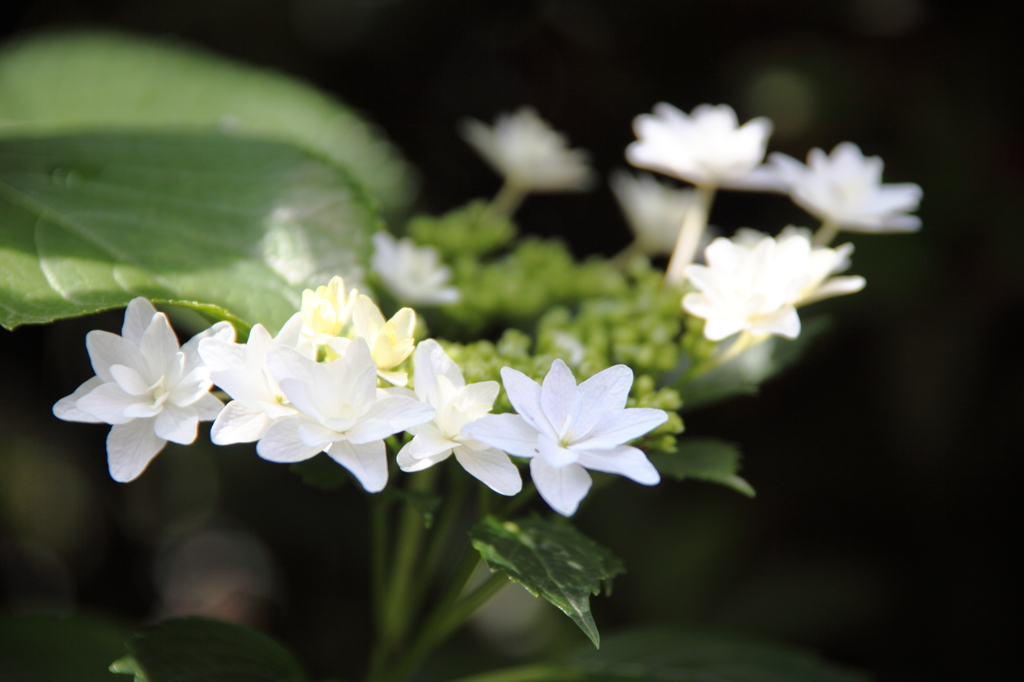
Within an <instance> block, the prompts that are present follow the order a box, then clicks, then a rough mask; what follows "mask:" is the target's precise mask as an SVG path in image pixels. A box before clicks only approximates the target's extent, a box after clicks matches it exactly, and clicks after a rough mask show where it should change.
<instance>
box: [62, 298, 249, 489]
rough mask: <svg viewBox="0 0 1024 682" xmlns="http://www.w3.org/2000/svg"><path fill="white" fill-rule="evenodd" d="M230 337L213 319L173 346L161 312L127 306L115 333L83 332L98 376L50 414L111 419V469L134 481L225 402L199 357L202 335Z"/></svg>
mask: <svg viewBox="0 0 1024 682" xmlns="http://www.w3.org/2000/svg"><path fill="white" fill-rule="evenodd" d="M207 338H218V339H223V340H225V341H230V340H232V339H234V338H235V330H234V327H232V326H231V324H230V323H228V322H218V323H217V324H215V325H213V326H212V327H210V328H209V329H207V330H206V331H204V332H202V333H200V334H197V335H196V336H193V337H192V339H190V340H189V341H188V342H186V343H185V345H184V346H181V347H180V348H179V346H178V338H177V337H176V336H175V335H174V330H172V329H171V324H170V322H168V320H167V316H166V315H164V314H163V313H158V312H157V311H156V309H155V308H154V307H153V305H152V304H151V303H150V302H149V301H147V300H146V299H144V298H136V299H133V300H132V301H131V303H129V304H128V309H127V310H126V311H125V316H124V326H123V327H122V328H121V336H118V335H117V334H111V333H110V332H105V331H99V330H94V331H91V332H89V334H88V335H86V337H85V345H86V347H87V348H88V349H89V358H90V360H91V361H92V367H93V369H94V370H95V371H96V376H94V377H93V378H92V379H89V380H88V381H86V382H85V383H84V384H82V385H81V386H79V387H78V389H77V390H76V391H75V392H74V393H72V394H71V395H69V396H67V397H66V398H62V399H61V400H59V401H58V402H57V404H56V405H54V406H53V413H54V414H55V415H56V416H57V417H59V418H61V419H64V420H67V421H76V422H92V423H101V422H104V423H107V424H112V425H113V426H114V428H112V429H111V430H110V435H108V436H107V462H108V464H109V467H110V475H111V477H112V478H113V479H114V480H115V481H120V482H122V483H125V482H128V481H131V480H134V479H135V478H137V477H138V476H139V474H141V473H142V472H143V471H144V470H145V468H146V467H147V466H148V465H149V463H150V461H152V459H153V458H154V457H156V455H157V454H158V453H159V452H160V451H161V450H163V448H164V446H165V445H167V441H173V442H175V443H180V444H182V445H188V444H189V443H192V442H193V441H195V439H196V432H197V429H198V427H199V422H200V421H211V420H213V419H215V418H216V417H217V415H218V414H219V413H220V411H221V408H223V407H224V404H223V403H221V401H219V400H217V399H216V398H214V397H213V396H212V395H210V388H211V387H212V385H213V383H212V382H211V380H210V369H209V368H208V367H206V366H205V365H204V364H203V360H202V358H201V357H200V356H199V343H200V341H202V340H203V339H207Z"/></svg>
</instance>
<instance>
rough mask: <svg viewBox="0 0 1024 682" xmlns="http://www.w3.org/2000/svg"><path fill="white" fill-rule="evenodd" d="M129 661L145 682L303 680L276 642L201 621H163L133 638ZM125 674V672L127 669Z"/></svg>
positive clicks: (227, 625)
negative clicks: (141, 674)
mask: <svg viewBox="0 0 1024 682" xmlns="http://www.w3.org/2000/svg"><path fill="white" fill-rule="evenodd" d="M128 648H129V650H130V651H131V660H130V661H126V660H124V659H122V660H120V661H117V664H119V665H125V666H131V667H132V672H135V673H136V674H138V671H142V672H143V674H144V676H145V679H146V680H147V682H198V681H199V680H202V682H304V681H305V680H306V679H308V678H307V677H306V674H305V673H304V672H303V670H302V666H301V665H300V664H299V662H298V661H297V660H296V659H295V657H294V656H292V654H291V653H290V652H289V651H288V650H287V649H285V648H284V647H283V646H282V645H281V644H279V643H278V642H277V641H275V640H273V639H271V638H270V637H267V636H266V635H264V634H262V633H260V632H257V631H256V630H253V629H251V628H248V627H244V626H242V625H236V624H234V623H225V622H223V621H217V620H209V619H206V618H181V619H175V620H169V621H165V622H163V623H161V624H160V625H157V626H156V627H153V628H146V629H144V630H140V631H138V632H136V633H135V638H134V639H133V640H132V641H131V642H130V643H129V644H128ZM125 672H129V671H128V670H127V669H126V670H125Z"/></svg>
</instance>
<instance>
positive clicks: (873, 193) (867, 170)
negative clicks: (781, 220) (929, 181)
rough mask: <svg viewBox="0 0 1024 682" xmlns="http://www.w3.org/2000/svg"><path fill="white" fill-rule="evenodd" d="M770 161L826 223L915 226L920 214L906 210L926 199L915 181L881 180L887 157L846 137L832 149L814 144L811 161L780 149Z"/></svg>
mask: <svg viewBox="0 0 1024 682" xmlns="http://www.w3.org/2000/svg"><path fill="white" fill-rule="evenodd" d="M770 163H771V166H772V167H773V168H774V170H775V172H776V174H777V175H778V177H779V178H780V179H781V180H782V181H783V182H784V183H785V185H786V188H787V189H788V191H789V193H790V195H791V196H792V197H793V201H794V202H796V203H797V204H798V205H799V206H800V207H802V208H803V209H804V210H806V211H807V212H808V213H810V214H811V215H813V216H815V217H816V218H820V219H821V220H822V221H823V222H824V223H829V224H831V225H833V226H834V227H835V228H838V229H842V230H847V231H850V232H913V231H915V230H919V229H920V228H921V219H920V218H918V217H917V216H914V215H907V213H909V212H910V211H916V210H917V207H918V205H919V204H920V202H921V196H922V192H921V187H920V186H918V185H916V184H914V183H912V182H904V183H895V184H882V169H883V167H884V165H885V164H884V163H883V162H882V159H881V158H879V157H877V156H869V157H865V156H864V154H863V153H862V152H861V150H860V147H858V146H857V145H855V144H854V143H852V142H841V143H839V144H837V145H836V146H835V148H834V149H833V150H832V153H831V154H825V152H824V151H822V150H821V149H818V148H815V149H812V150H811V151H810V152H809V153H808V154H807V165H806V166H805V165H804V164H802V163H800V162H799V161H797V160H796V159H794V158H793V157H791V156H787V155H785V154H780V153H778V152H775V153H773V154H772V155H771V159H770Z"/></svg>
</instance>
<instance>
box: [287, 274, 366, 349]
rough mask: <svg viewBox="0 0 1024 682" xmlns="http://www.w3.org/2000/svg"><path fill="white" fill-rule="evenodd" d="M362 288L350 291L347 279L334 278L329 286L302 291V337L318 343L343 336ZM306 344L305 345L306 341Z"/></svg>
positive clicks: (314, 345) (316, 344) (313, 343)
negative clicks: (348, 290) (342, 333)
mask: <svg viewBox="0 0 1024 682" xmlns="http://www.w3.org/2000/svg"><path fill="white" fill-rule="evenodd" d="M357 296H359V291H358V290H357V289H353V290H352V291H351V292H347V290H346V289H345V280H344V279H342V278H341V277H334V278H332V279H331V281H330V283H328V284H327V286H320V287H317V288H316V290H315V291H314V290H313V289H306V290H305V291H303V292H302V314H301V317H302V339H303V340H304V341H306V342H308V343H309V344H310V345H312V346H313V347H314V348H315V347H316V346H320V345H323V344H325V343H327V342H328V341H329V340H330V339H332V338H334V337H336V336H340V335H341V332H342V331H344V329H345V325H347V324H348V320H349V316H350V315H351V314H352V306H353V304H354V303H355V300H356V297H357ZM303 345H305V344H303Z"/></svg>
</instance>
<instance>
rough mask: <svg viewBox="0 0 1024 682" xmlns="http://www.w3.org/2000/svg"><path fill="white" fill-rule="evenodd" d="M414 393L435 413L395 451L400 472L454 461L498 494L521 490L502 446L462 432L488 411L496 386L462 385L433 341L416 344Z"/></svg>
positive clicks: (456, 369)
mask: <svg viewBox="0 0 1024 682" xmlns="http://www.w3.org/2000/svg"><path fill="white" fill-rule="evenodd" d="M414 379H415V388H416V397H417V398H419V399H420V401H422V402H424V403H426V404H428V405H431V406H433V407H434V409H435V410H436V411H437V413H436V415H435V417H434V420H433V421H430V422H427V423H426V424H422V425H420V426H414V427H412V428H410V429H409V433H412V434H414V436H415V437H414V438H413V439H412V440H411V441H409V442H408V443H407V444H406V445H405V447H403V448H402V449H401V450H400V451H399V453H398V465H399V466H400V467H402V471H420V470H422V469H426V468H427V467H431V466H433V465H435V464H437V463H438V462H443V461H444V460H446V459H448V457H449V456H451V455H452V454H453V453H454V454H455V459H456V460H458V462H459V464H461V465H462V468H464V469H465V470H466V471H468V472H469V473H470V474H471V475H473V476H474V477H476V478H477V479H479V480H480V481H482V482H483V483H485V484H486V485H487V486H488V487H489V488H490V489H491V490H493V491H494V492H496V493H500V494H502V495H515V494H516V493H518V492H519V491H520V490H522V488H523V481H522V479H521V478H520V476H519V469H517V468H516V465H515V464H513V463H512V460H510V459H509V458H508V455H506V454H505V453H504V452H502V451H501V450H497V449H495V448H492V447H490V446H488V445H485V444H484V443H481V442H480V441H478V440H474V439H473V438H471V437H469V436H466V435H464V434H463V433H462V429H463V427H464V426H466V425H467V424H469V423H470V422H473V421H474V420H476V419H479V418H480V417H482V416H484V415H485V414H487V413H488V412H490V411H491V407H492V406H493V405H494V399H495V398H497V397H498V391H500V390H501V387H500V386H499V385H498V382H497V381H481V382H479V383H476V384H469V385H468V386H467V385H466V380H465V379H464V378H463V377H462V372H461V371H459V367H458V365H456V364H455V363H454V362H452V359H451V358H449V357H448V355H447V353H445V352H444V349H442V348H441V346H440V345H439V344H438V343H437V341H434V340H433V339H427V340H426V341H424V342H423V343H421V344H420V345H419V346H417V347H416V369H415V373H414Z"/></svg>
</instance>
